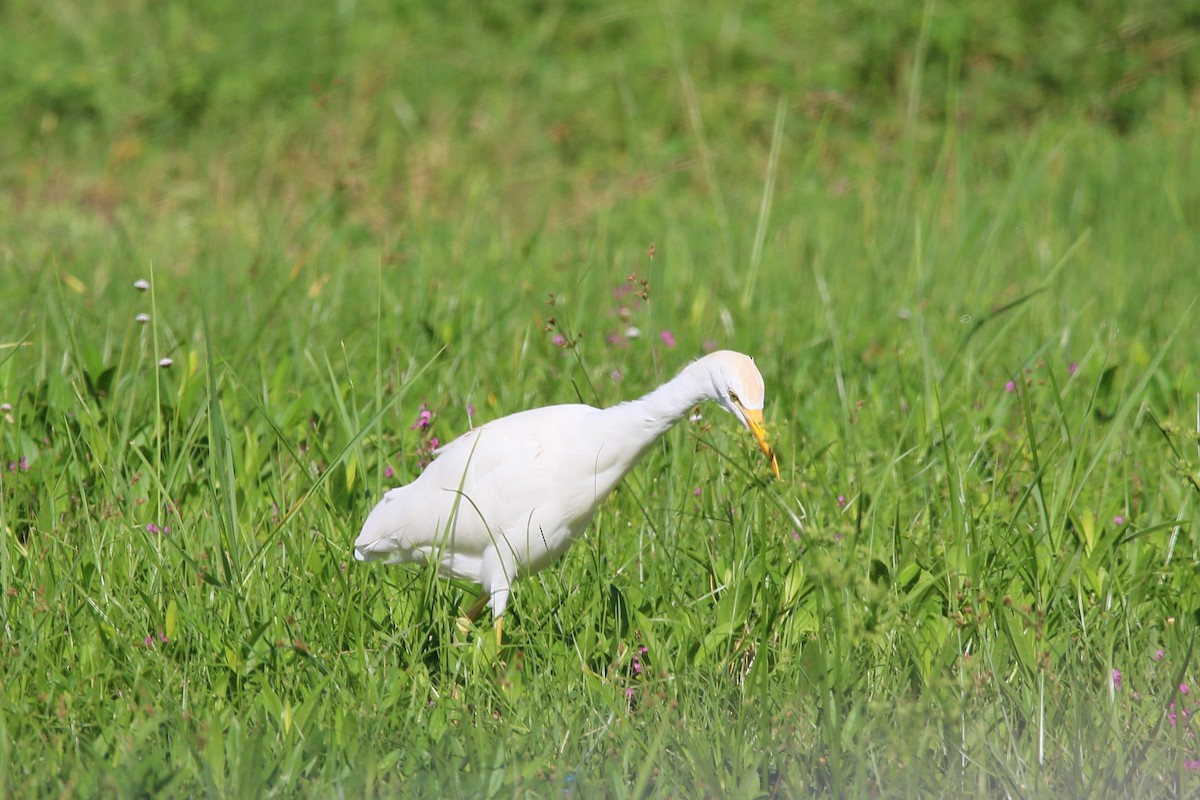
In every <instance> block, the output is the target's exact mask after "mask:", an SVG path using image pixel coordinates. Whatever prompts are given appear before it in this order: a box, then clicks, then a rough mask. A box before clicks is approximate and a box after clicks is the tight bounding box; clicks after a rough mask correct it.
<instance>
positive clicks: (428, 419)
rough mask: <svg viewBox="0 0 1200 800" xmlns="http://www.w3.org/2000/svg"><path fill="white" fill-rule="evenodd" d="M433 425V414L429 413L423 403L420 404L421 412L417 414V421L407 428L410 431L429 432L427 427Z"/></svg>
mask: <svg viewBox="0 0 1200 800" xmlns="http://www.w3.org/2000/svg"><path fill="white" fill-rule="evenodd" d="M431 424H433V412H432V411H430V410H429V409H428V408H427V407H426V406H425V404H424V403H422V404H421V411H420V413H419V414H417V421H416V422H414V423H413V424H412V425H409V426H408V429H409V430H410V431H424V430H429V426H430V425H431Z"/></svg>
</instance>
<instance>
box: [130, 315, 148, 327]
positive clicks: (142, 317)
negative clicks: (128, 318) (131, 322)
mask: <svg viewBox="0 0 1200 800" xmlns="http://www.w3.org/2000/svg"><path fill="white" fill-rule="evenodd" d="M134 319H135V320H137V321H138V322H140V323H141V324H143V325H145V324H146V323H147V322H149V321H150V315H149V314H138V315H137V316H136V317H134Z"/></svg>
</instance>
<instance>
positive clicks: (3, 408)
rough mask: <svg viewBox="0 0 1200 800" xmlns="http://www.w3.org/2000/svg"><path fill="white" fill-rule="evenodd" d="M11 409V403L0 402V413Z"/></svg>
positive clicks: (5, 412)
mask: <svg viewBox="0 0 1200 800" xmlns="http://www.w3.org/2000/svg"><path fill="white" fill-rule="evenodd" d="M10 411H12V403H0V414H7V413H8V412H10Z"/></svg>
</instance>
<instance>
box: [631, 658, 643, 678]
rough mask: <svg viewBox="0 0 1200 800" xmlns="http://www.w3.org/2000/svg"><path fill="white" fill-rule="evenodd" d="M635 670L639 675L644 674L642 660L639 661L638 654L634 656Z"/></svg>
mask: <svg viewBox="0 0 1200 800" xmlns="http://www.w3.org/2000/svg"><path fill="white" fill-rule="evenodd" d="M633 671H634V673H635V674H637V675H641V674H642V662H641V661H638V659H637V656H634V659H633Z"/></svg>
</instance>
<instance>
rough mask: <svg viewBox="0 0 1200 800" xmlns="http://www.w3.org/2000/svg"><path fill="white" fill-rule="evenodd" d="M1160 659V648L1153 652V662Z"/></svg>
mask: <svg viewBox="0 0 1200 800" xmlns="http://www.w3.org/2000/svg"><path fill="white" fill-rule="evenodd" d="M1162 657H1163V649H1162V648H1161V647H1160V648H1158V649H1157V650H1155V651H1154V660H1155V661H1162Z"/></svg>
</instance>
